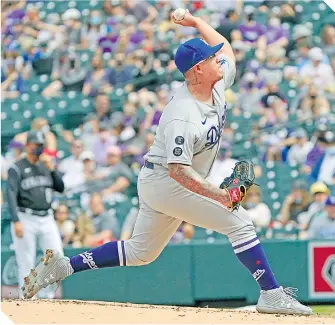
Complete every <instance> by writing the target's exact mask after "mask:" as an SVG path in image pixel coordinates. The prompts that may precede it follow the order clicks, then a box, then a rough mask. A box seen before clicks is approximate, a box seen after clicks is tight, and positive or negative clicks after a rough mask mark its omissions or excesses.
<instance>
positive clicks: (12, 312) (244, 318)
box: [1, 300, 335, 324]
mask: <svg viewBox="0 0 335 325" xmlns="http://www.w3.org/2000/svg"><path fill="white" fill-rule="evenodd" d="M1 309H2V311H3V312H4V313H5V314H6V315H7V316H8V317H9V318H10V319H11V320H12V321H13V322H14V323H19V324H107V323H108V324H113V323H118V324H134V323H135V324H136V323H137V324H189V323H192V324H215V323H216V324H223V323H234V324H256V323H257V324H268V323H271V324H301V323H303V324H334V322H335V319H334V318H332V317H325V316H318V315H313V316H308V317H306V316H286V315H285V316H284V315H265V314H259V313H256V312H245V311H237V310H230V309H216V308H215V309H214V308H193V307H173V306H153V305H135V304H122V303H111V302H95V301H77V300H71V301H69V300H29V301H27V300H4V301H2V303H1Z"/></svg>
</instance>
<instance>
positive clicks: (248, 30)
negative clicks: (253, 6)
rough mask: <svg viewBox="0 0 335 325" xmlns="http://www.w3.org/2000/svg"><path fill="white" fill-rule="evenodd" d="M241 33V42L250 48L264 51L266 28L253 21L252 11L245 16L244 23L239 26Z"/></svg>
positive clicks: (253, 14)
mask: <svg viewBox="0 0 335 325" xmlns="http://www.w3.org/2000/svg"><path fill="white" fill-rule="evenodd" d="M239 31H240V32H241V33H242V37H243V42H245V43H246V44H247V45H249V46H250V47H252V48H260V49H265V47H266V38H265V34H266V27H265V26H264V25H262V24H259V23H257V22H256V21H255V13H254V11H253V10H252V11H250V12H249V13H246V14H245V18H244V23H243V24H241V25H240V26H239Z"/></svg>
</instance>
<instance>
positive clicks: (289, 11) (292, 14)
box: [266, 1, 300, 24]
mask: <svg viewBox="0 0 335 325" xmlns="http://www.w3.org/2000/svg"><path fill="white" fill-rule="evenodd" d="M266 2H267V3H268V4H270V3H271V4H272V5H274V6H276V5H280V12H279V16H280V18H281V20H282V22H286V23H291V24H292V23H294V24H296V23H298V22H299V20H300V14H299V12H298V11H297V10H296V9H295V6H294V2H288V3H283V1H266ZM276 3H277V4H276Z"/></svg>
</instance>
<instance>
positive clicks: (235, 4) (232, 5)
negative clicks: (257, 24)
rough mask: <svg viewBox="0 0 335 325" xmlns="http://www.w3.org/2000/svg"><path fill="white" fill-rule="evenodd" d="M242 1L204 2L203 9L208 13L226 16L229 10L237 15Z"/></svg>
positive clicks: (216, 0)
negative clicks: (208, 11) (212, 12)
mask: <svg viewBox="0 0 335 325" xmlns="http://www.w3.org/2000/svg"><path fill="white" fill-rule="evenodd" d="M242 6H243V1H240V0H227V1H221V0H204V7H205V8H207V9H208V10H210V11H214V12H219V13H221V14H227V13H228V11H230V10H235V11H236V12H237V13H238V14H240V13H241V9H242Z"/></svg>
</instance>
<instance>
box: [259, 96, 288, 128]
mask: <svg viewBox="0 0 335 325" xmlns="http://www.w3.org/2000/svg"><path fill="white" fill-rule="evenodd" d="M263 99H264V96H263ZM266 103H268V105H269V107H268V108H266V109H264V116H262V117H261V118H260V120H259V127H260V128H267V127H272V126H278V125H281V126H282V128H284V127H285V124H286V122H287V121H288V112H287V109H286V107H287V105H286V102H284V101H283V100H282V99H280V98H279V97H277V96H273V97H271V96H270V97H268V100H267V101H266Z"/></svg>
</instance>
